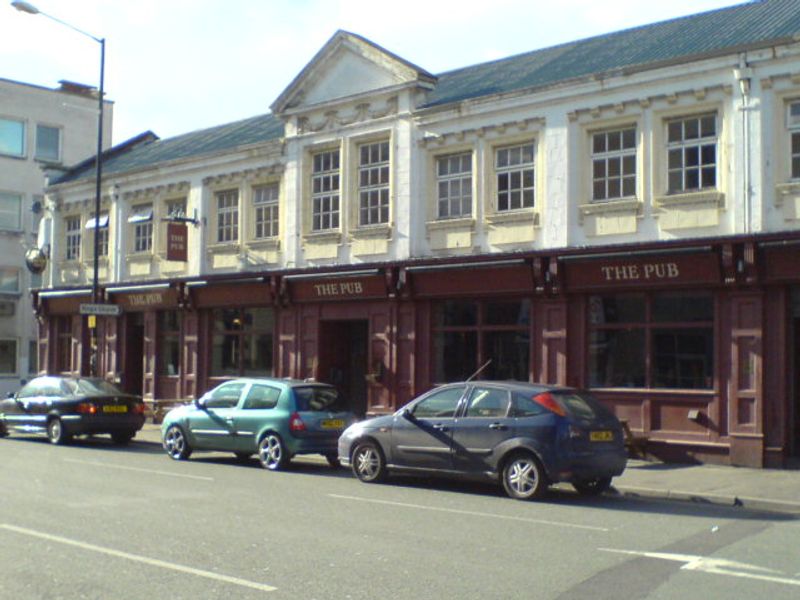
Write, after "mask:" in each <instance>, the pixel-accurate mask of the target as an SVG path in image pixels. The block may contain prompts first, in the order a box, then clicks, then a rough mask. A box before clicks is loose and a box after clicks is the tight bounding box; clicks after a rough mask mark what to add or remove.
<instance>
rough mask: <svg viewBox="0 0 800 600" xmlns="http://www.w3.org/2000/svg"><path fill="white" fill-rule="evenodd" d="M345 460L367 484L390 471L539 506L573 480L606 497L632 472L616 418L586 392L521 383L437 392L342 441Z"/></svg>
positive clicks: (373, 421) (475, 384) (476, 384)
mask: <svg viewBox="0 0 800 600" xmlns="http://www.w3.org/2000/svg"><path fill="white" fill-rule="evenodd" d="M339 460H340V461H341V462H342V463H343V464H345V465H347V464H349V465H351V466H352V469H353V472H354V473H355V475H356V477H358V478H359V479H360V480H361V481H365V482H375V481H380V480H381V479H383V478H385V477H386V475H387V473H388V472H392V471H394V472H415V473H427V474H456V475H459V476H470V477H478V478H490V479H492V480H495V481H497V480H500V481H501V482H502V484H503V487H504V488H505V491H506V493H507V494H508V495H509V496H511V497H512V498H517V499H528V498H536V497H539V496H541V495H542V494H544V493H545V491H546V490H547V488H548V486H549V485H550V484H552V483H557V482H562V481H566V482H569V483H571V484H572V485H573V486H574V487H575V489H576V490H578V492H579V493H581V494H586V495H592V494H599V493H602V492H603V491H605V490H606V489H608V487H609V486H610V485H611V479H612V478H613V477H615V476H617V475H621V474H622V472H623V471H624V470H625V464H626V461H627V454H626V451H625V446H624V439H623V433H622V428H621V426H620V423H619V421H618V420H617V418H616V417H615V416H614V415H613V414H612V413H611V412H610V411H609V410H608V409H606V408H605V407H604V406H603V405H602V404H600V403H599V402H598V401H596V400H595V399H593V398H592V397H591V396H590V395H588V394H587V393H585V392H581V391H578V390H574V389H571V388H562V387H554V386H545V385H537V384H530V383H521V382H486V381H479V382H464V383H453V384H448V385H444V386H442V387H438V388H436V389H434V390H432V391H430V392H428V393H427V394H424V395H423V396H421V397H420V398H417V399H416V400H412V401H411V402H410V403H409V404H408V405H406V406H405V407H403V408H402V409H400V410H399V411H397V412H396V413H394V414H393V415H386V416H382V417H376V418H373V419H368V420H366V421H361V422H359V423H356V424H354V425H352V426H351V427H349V428H348V429H347V430H345V432H344V433H343V434H342V435H341V437H340V438H339Z"/></svg>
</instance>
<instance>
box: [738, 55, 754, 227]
mask: <svg viewBox="0 0 800 600" xmlns="http://www.w3.org/2000/svg"><path fill="white" fill-rule="evenodd" d="M733 76H734V77H735V78H736V80H737V81H738V82H739V91H740V92H741V94H742V105H741V107H740V108H739V110H740V111H741V112H742V160H743V161H744V165H743V169H742V200H743V211H744V232H743V233H745V234H749V233H750V232H751V230H752V227H751V221H752V209H753V207H752V193H751V189H750V177H751V166H750V156H751V154H752V153H751V151H750V85H751V81H752V78H753V69H752V68H750V67H749V66H748V65H747V56H746V55H745V54H742V55H741V57H740V58H739V68H738V69H734V70H733Z"/></svg>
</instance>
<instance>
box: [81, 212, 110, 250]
mask: <svg viewBox="0 0 800 600" xmlns="http://www.w3.org/2000/svg"><path fill="white" fill-rule="evenodd" d="M96 227H97V236H98V240H97V256H108V213H100V219H99V223H98V225H97V226H96ZM86 229H89V230H92V236H94V235H95V232H94V229H95V218H94V217H92V218H91V219H89V220H88V221H86ZM92 243H94V237H93V238H92ZM92 248H94V246H92ZM92 254H94V250H92Z"/></svg>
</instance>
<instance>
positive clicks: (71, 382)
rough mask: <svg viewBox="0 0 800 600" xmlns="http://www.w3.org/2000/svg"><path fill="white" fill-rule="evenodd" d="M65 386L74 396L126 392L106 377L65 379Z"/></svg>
mask: <svg viewBox="0 0 800 600" xmlns="http://www.w3.org/2000/svg"><path fill="white" fill-rule="evenodd" d="M63 383H64V386H65V387H66V388H67V390H68V391H69V393H70V394H71V395H73V396H108V395H112V396H116V395H120V394H124V392H123V391H122V390H120V389H119V388H118V387H116V386H115V385H113V384H111V383H109V382H107V381H106V380H104V379H65V380H64V382H63Z"/></svg>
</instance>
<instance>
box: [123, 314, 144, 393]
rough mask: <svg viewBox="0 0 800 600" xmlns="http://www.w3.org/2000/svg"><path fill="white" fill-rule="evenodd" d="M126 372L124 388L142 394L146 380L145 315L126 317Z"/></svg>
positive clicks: (124, 350) (124, 348) (124, 351)
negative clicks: (143, 381)
mask: <svg viewBox="0 0 800 600" xmlns="http://www.w3.org/2000/svg"><path fill="white" fill-rule="evenodd" d="M122 353H123V357H124V367H125V370H124V371H123V374H122V387H123V388H124V390H125V391H126V392H129V393H131V394H138V395H141V394H142V389H143V385H142V379H143V378H144V313H141V312H129V313H127V314H126V315H125V339H124V346H123V348H122Z"/></svg>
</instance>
